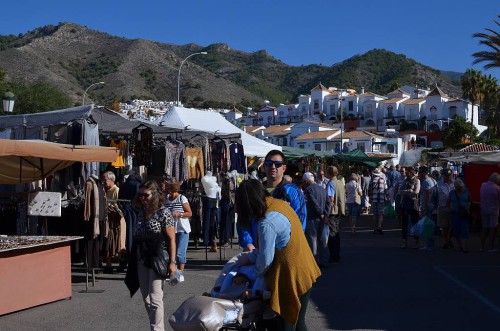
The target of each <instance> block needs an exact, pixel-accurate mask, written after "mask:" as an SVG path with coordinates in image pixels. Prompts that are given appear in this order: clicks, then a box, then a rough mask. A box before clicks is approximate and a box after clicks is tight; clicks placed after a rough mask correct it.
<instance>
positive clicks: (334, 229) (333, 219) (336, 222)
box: [327, 215, 340, 237]
mask: <svg viewBox="0 0 500 331" xmlns="http://www.w3.org/2000/svg"><path fill="white" fill-rule="evenodd" d="M327 224H328V227H329V228H330V237H335V235H336V234H337V233H339V228H340V217H338V216H337V215H329V216H328V220H327Z"/></svg>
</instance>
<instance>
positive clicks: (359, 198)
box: [354, 184, 361, 205]
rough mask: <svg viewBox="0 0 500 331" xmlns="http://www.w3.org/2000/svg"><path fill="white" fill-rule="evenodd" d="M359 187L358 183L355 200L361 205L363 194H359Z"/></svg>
mask: <svg viewBox="0 0 500 331" xmlns="http://www.w3.org/2000/svg"><path fill="white" fill-rule="evenodd" d="M358 187H359V186H357V184H356V190H355V191H354V197H355V199H356V200H355V202H356V204H357V205H361V195H359V193H358Z"/></svg>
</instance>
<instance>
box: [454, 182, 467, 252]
mask: <svg viewBox="0 0 500 331" xmlns="http://www.w3.org/2000/svg"><path fill="white" fill-rule="evenodd" d="M453 184H454V186H455V189H454V190H453V191H452V192H450V198H449V200H448V201H449V202H448V205H449V206H450V207H451V223H452V227H453V236H454V237H455V240H456V241H457V249H458V250H460V251H462V252H464V253H467V252H468V251H469V250H468V249H467V239H468V238H469V222H470V206H471V198H470V193H469V190H467V188H466V187H465V184H464V182H463V181H462V179H460V178H457V179H455V182H454V183H453Z"/></svg>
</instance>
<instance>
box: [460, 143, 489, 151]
mask: <svg viewBox="0 0 500 331" xmlns="http://www.w3.org/2000/svg"><path fill="white" fill-rule="evenodd" d="M496 150H498V147H497V146H492V145H486V144H484V143H475V144H472V145H469V146H467V147H464V148H462V149H461V150H459V152H487V151H496Z"/></svg>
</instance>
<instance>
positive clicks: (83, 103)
mask: <svg viewBox="0 0 500 331" xmlns="http://www.w3.org/2000/svg"><path fill="white" fill-rule="evenodd" d="M103 84H106V83H105V82H98V83H94V84H92V85H90V86H89V87H87V88H86V89H85V92H83V98H82V106H84V105H85V95H86V94H87V91H88V90H89V89H90V88H91V87H92V86H95V85H103Z"/></svg>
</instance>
